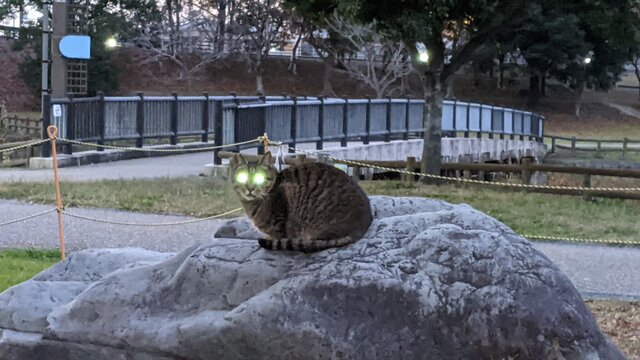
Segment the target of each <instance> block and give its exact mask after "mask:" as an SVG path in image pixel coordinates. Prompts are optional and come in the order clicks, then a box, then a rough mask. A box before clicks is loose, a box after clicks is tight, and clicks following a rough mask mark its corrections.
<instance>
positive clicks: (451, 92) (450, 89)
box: [446, 76, 456, 99]
mask: <svg viewBox="0 0 640 360" xmlns="http://www.w3.org/2000/svg"><path fill="white" fill-rule="evenodd" d="M446 98H447V99H455V98H456V93H455V85H454V83H453V76H451V77H449V79H448V80H447V95H446Z"/></svg>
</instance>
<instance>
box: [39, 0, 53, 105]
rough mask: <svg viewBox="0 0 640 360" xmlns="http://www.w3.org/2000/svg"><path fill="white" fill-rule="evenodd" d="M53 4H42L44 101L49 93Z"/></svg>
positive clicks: (42, 85) (42, 91)
mask: <svg viewBox="0 0 640 360" xmlns="http://www.w3.org/2000/svg"><path fill="white" fill-rule="evenodd" d="M50 7H51V2H49V1H48V0H45V1H44V2H43V3H42V82H41V83H40V88H41V89H42V90H41V93H42V98H41V100H42V99H44V95H45V94H48V93H49V65H50V63H51V61H50V59H49V45H50V36H51V26H50V24H49V14H50Z"/></svg>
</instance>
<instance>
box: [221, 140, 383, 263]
mask: <svg viewBox="0 0 640 360" xmlns="http://www.w3.org/2000/svg"><path fill="white" fill-rule="evenodd" d="M231 170H232V176H231V180H232V182H233V189H234V190H235V192H236V193H237V194H238V195H239V197H240V201H241V202H242V205H243V207H244V209H245V211H246V213H247V215H248V216H249V218H250V219H251V221H253V224H254V225H255V226H256V227H257V228H258V229H259V230H260V231H262V232H263V233H265V234H266V235H268V238H265V239H261V240H260V241H259V243H260V246H262V247H263V248H266V249H270V250H294V251H302V252H314V251H320V250H323V249H327V248H331V247H338V246H343V245H347V244H350V243H353V242H356V241H358V240H359V239H360V238H361V237H362V236H363V235H364V234H365V233H366V232H367V230H368V229H369V225H371V222H372V220H373V216H372V214H371V208H370V206H369V198H368V197H367V195H366V194H365V193H364V191H363V190H362V189H361V188H360V187H359V186H358V184H356V182H354V181H353V180H352V179H351V178H350V177H349V176H348V175H347V174H346V173H344V172H343V171H341V170H339V169H337V168H335V167H333V166H330V165H326V164H322V163H318V162H307V163H303V164H299V165H295V166H290V167H289V168H287V169H284V170H283V171H282V172H280V173H278V172H277V171H276V169H275V168H274V167H273V165H272V156H271V153H269V152H268V153H266V154H265V155H263V156H262V157H261V158H260V160H259V161H258V163H257V164H249V162H248V161H247V159H246V158H245V157H244V156H242V155H241V154H236V155H235V156H234V157H233V159H232V160H231Z"/></svg>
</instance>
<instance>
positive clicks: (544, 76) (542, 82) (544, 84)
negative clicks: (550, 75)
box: [540, 73, 547, 97]
mask: <svg viewBox="0 0 640 360" xmlns="http://www.w3.org/2000/svg"><path fill="white" fill-rule="evenodd" d="M540 95H542V97H545V96H547V74H546V73H545V74H540Z"/></svg>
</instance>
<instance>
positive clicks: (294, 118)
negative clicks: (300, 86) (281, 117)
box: [289, 96, 298, 153]
mask: <svg viewBox="0 0 640 360" xmlns="http://www.w3.org/2000/svg"><path fill="white" fill-rule="evenodd" d="M291 100H293V105H291V124H290V130H289V137H290V138H291V147H289V153H295V152H296V151H295V150H294V149H293V148H295V147H296V138H297V137H298V97H297V96H292V97H291Z"/></svg>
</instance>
